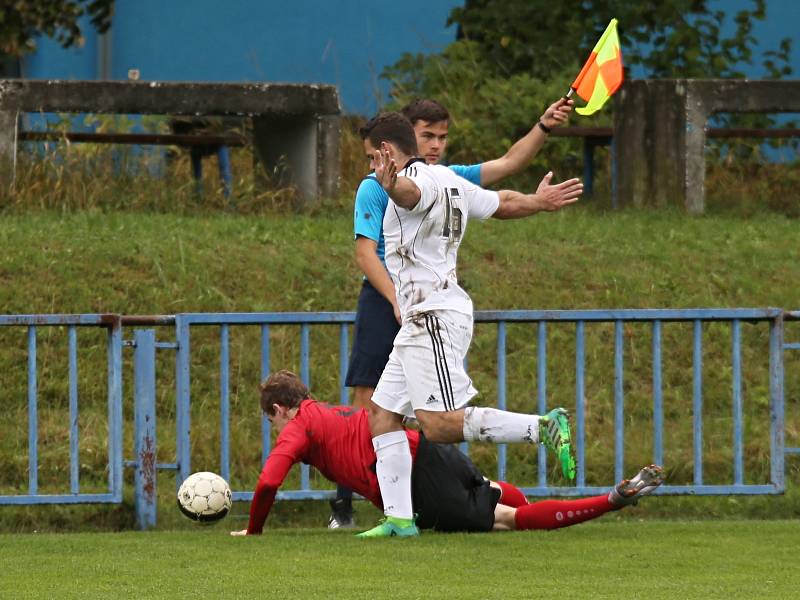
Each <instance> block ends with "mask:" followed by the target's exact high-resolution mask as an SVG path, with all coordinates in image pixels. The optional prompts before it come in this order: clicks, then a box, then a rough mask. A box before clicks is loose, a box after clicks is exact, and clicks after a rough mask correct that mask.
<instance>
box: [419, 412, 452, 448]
mask: <svg viewBox="0 0 800 600" xmlns="http://www.w3.org/2000/svg"><path fill="white" fill-rule="evenodd" d="M416 415H417V420H418V421H419V424H420V427H422V432H423V433H424V434H425V437H426V438H427V439H428V441H429V442H436V443H439V444H443V443H447V442H452V441H453V440H452V437H453V436H452V433H451V431H450V429H451V428H450V427H449V426H448V422H447V419H446V418H445V417H446V415H447V413H435V412H427V411H417V413H416Z"/></svg>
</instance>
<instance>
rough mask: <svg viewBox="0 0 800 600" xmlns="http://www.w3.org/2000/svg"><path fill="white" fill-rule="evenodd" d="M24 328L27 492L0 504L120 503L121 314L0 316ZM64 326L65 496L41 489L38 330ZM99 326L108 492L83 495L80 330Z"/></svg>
mask: <svg viewBox="0 0 800 600" xmlns="http://www.w3.org/2000/svg"><path fill="white" fill-rule="evenodd" d="M15 326H16V327H20V326H22V327H27V371H28V383H27V387H28V390H27V392H28V393H27V396H28V493H27V494H16V495H0V505H2V504H77V503H82V502H93V503H96V502H110V503H119V502H121V501H122V327H121V318H120V316H119V315H111V314H105V315H0V327H15ZM42 327H50V328H51V327H66V329H67V356H68V379H69V380H68V390H69V391H68V395H69V474H70V491H69V493H68V494H41V493H40V492H39V452H38V449H39V393H38V390H39V388H38V361H37V345H38V344H37V341H38V331H39V329H40V328H42ZM91 327H96V328H102V329H106V330H107V332H108V334H107V341H106V347H107V377H108V431H109V434H108V492H107V493H89V494H87V493H81V492H80V481H79V472H80V468H79V459H78V445H79V444H78V442H79V440H78V366H79V365H78V334H77V329H78V328H91Z"/></svg>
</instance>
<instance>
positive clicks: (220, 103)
mask: <svg viewBox="0 0 800 600" xmlns="http://www.w3.org/2000/svg"><path fill="white" fill-rule="evenodd" d="M21 112H74V113H129V114H165V115H241V116H248V117H252V118H253V119H254V123H255V122H258V123H259V124H260V126H258V127H254V130H255V131H256V133H255V139H254V144H255V146H256V149H257V152H256V154H257V155H258V156H260V157H262V160H261V164H262V166H263V168H264V169H265V170H266V171H267V172H271V171H273V169H274V167H275V166H277V165H278V162H279V161H280V160H281V158H284V159H285V163H284V164H285V165H286V166H287V167H288V168H287V170H286V172H287V177H288V178H289V180H288V181H287V182H285V183H289V184H294V185H296V186H297V189H298V190H299V192H300V195H301V197H302V199H303V200H310V199H315V198H318V197H320V196H322V195H329V194H332V193H334V192H335V189H336V183H337V181H338V176H339V161H338V157H339V139H340V133H341V130H340V123H339V118H340V115H341V107H340V104H339V93H338V90H337V89H336V87H335V86H332V85H320V84H292V83H241V84H240V83H192V82H160V81H152V82H147V81H60V80H25V79H0V186H2V187H4V188H5V187H7V186H8V185H12V184H13V180H14V171H15V162H16V146H17V140H16V122H17V117H18V115H19V113H21ZM12 124H13V126H12ZM266 148H268V149H269V150H268V151H265V150H264V149H266ZM320 161H324V162H325V164H319V162H320Z"/></svg>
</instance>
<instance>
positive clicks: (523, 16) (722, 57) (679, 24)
mask: <svg viewBox="0 0 800 600" xmlns="http://www.w3.org/2000/svg"><path fill="white" fill-rule="evenodd" d="M710 4H711V2H710V1H709V0H660V1H659V2H630V0H564V1H563V2H553V1H552V0H550V1H545V0H502V1H501V0H466V2H465V4H464V6H463V7H462V8H456V9H454V10H453V11H452V13H451V15H450V18H449V20H448V24H450V25H457V26H458V31H459V33H458V39H457V40H456V41H455V42H453V43H451V44H450V45H449V46H448V47H447V48H446V49H445V50H444V51H443V52H441V53H439V54H434V55H422V54H418V55H414V54H405V55H403V56H402V57H401V58H400V60H399V61H398V62H397V63H395V64H394V65H392V66H390V67H387V68H386V69H385V70H384V72H383V73H382V77H383V78H385V79H388V80H390V81H391V84H392V91H391V96H392V98H393V103H392V107H395V108H396V107H398V106H401V105H403V104H404V103H405V102H407V101H408V100H410V99H412V98H414V97H432V98H436V99H438V100H439V101H441V102H442V103H444V104H445V106H447V107H448V108H449V110H450V113H451V118H452V120H453V122H454V124H456V125H457V131H458V134H457V135H455V136H453V138H452V142H451V143H450V146H449V148H448V157H449V158H450V160H452V161H455V162H461V161H463V162H471V161H474V160H478V159H480V158H485V157H486V156H493V155H495V154H496V153H497V152H500V151H502V150H503V148H507V147H508V145H509V144H510V143H511V142H513V140H514V139H516V137H519V135H521V134H522V133H524V132H525V131H527V129H528V128H530V126H531V120H532V119H534V118H535V117H536V116H538V114H540V112H539V111H542V110H544V108H545V107H546V106H547V104H548V103H549V102H552V101H553V100H554V99H555V98H557V97H558V95H559V94H563V93H565V92H566V91H567V89H568V86H569V84H570V83H571V82H572V80H573V79H574V77H575V76H576V75H577V74H578V71H579V69H580V67H581V66H582V64H583V63H584V61H585V60H586V58H587V57H588V56H589V52H590V50H591V49H592V47H593V46H594V44H595V42H596V41H597V39H598V38H599V37H600V34H601V33H602V32H603V30H604V29H605V27H606V25H608V21H609V20H610V19H611V17H616V18H617V19H618V20H619V34H620V39H621V42H622V45H623V49H622V51H623V59H624V63H625V65H626V69H630V68H631V67H632V66H635V65H638V66H640V68H641V71H643V74H644V76H645V77H653V78H668V77H681V78H683V77H686V78H689V77H721V78H726V77H742V76H743V74H742V72H741V71H740V69H741V68H742V67H743V66H744V65H748V64H753V61H754V56H753V48H754V46H755V42H756V40H755V38H754V37H753V35H752V26H753V22H754V21H755V20H763V19H765V17H766V1H765V0H752V8H751V9H749V10H742V11H739V12H738V13H736V14H735V15H732V16H733V23H734V30H733V32H732V33H731V34H730V35H725V34H724V32H723V25H724V22H725V18H726V17H725V14H724V13H723V12H722V11H718V10H711V9H710V8H709V5H710ZM790 53H791V40H790V39H788V38H787V39H784V40H780V41H778V42H777V48H776V49H774V50H770V51H767V52H765V53H764V54H763V56H762V63H761V64H762V65H763V67H764V69H765V75H766V76H767V77H772V78H780V77H782V76H785V75H789V74H790V73H791V68H790V66H789V57H790ZM612 114H613V106H609V108H608V109H604V110H602V111H600V112H598V113H597V114H596V115H595V116H592V117H589V118H588V119H582V120H581V122H580V124H581V125H588V124H593V125H601V124H605V125H610V124H611V118H612ZM772 122H773V119H772V117H769V116H767V115H735V116H726V115H717V116H715V120H714V125H715V126H724V125H734V124H735V125H739V126H758V127H764V126H767V125H769V124H771V123H772ZM498 134H499V135H498ZM501 136H502V137H501ZM562 142H563V140H553V142H551V143H550V144H548V153H547V158H548V162H549V163H550V164H553V163H556V164H559V163H560V164H561V165H567V166H568V167H570V168H573V167H575V166H576V165H578V164H579V163H580V155H579V154H578V153H577V152H576V150H575V148H574V146H569V145H568V144H566V143H562ZM771 145H774V142H772V143H771ZM759 148H760V144H758V143H745V142H742V141H739V142H736V143H735V144H731V143H727V142H726V143H725V144H722V145H719V147H718V148H717V150H720V151H722V152H727V151H729V150H730V151H735V153H736V155H737V156H753V157H757V156H758V150H759ZM537 160H540V159H537ZM512 187H513V186H512Z"/></svg>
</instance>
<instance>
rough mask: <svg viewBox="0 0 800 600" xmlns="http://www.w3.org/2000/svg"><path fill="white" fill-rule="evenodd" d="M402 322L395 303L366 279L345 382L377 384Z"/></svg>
mask: <svg viewBox="0 0 800 600" xmlns="http://www.w3.org/2000/svg"><path fill="white" fill-rule="evenodd" d="M398 331H400V324H399V323H398V322H397V319H395V318H394V309H392V304H391V302H389V301H388V300H387V299H386V298H384V297H383V296H381V294H380V292H379V291H378V290H376V289H375V288H374V287H373V285H372V284H371V283H370V282H369V281H367V280H364V285H363V286H362V287H361V293H360V294H359V295H358V308H357V309H356V327H355V333H354V334H353V338H354V339H353V349H352V350H351V352H350V365H349V366H348V368H347V377H346V378H345V385H346V386H348V387H353V386H364V387H371V388H374V387H375V386H377V385H378V380H379V379H380V378H381V373H383V369H384V367H385V366H386V363H387V361H388V360H389V354H391V352H392V345H393V344H394V338H395V336H396V335H397V332H398Z"/></svg>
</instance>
